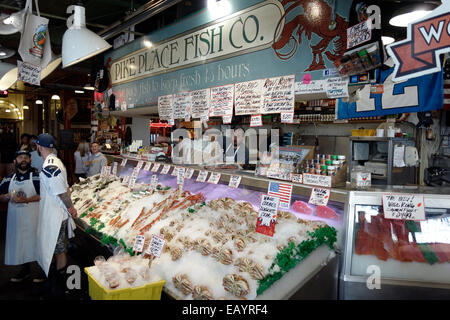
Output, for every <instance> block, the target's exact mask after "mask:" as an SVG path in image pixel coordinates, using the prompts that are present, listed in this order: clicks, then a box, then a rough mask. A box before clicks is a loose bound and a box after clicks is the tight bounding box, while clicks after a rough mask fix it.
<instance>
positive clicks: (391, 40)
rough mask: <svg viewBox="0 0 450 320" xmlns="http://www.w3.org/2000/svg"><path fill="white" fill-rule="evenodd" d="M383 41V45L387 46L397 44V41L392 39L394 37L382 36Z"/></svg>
mask: <svg viewBox="0 0 450 320" xmlns="http://www.w3.org/2000/svg"><path fill="white" fill-rule="evenodd" d="M381 41H382V42H383V45H385V46H386V45H388V44H391V43H394V42H395V39H394V38H392V37H386V36H382V37H381Z"/></svg>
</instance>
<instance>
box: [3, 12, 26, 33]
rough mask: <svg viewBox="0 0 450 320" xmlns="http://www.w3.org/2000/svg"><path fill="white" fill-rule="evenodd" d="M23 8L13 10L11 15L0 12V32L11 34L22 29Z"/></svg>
mask: <svg viewBox="0 0 450 320" xmlns="http://www.w3.org/2000/svg"><path fill="white" fill-rule="evenodd" d="M25 12H26V10H25V9H22V10H20V11H18V12H14V13H12V14H11V15H8V14H3V13H2V14H0V34H13V33H16V32H21V31H22V29H23V21H24V16H25Z"/></svg>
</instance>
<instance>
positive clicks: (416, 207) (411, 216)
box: [383, 194, 425, 221]
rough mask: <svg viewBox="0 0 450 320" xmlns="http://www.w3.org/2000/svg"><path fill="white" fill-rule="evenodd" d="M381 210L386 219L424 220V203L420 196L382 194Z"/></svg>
mask: <svg viewBox="0 0 450 320" xmlns="http://www.w3.org/2000/svg"><path fill="white" fill-rule="evenodd" d="M383 210H384V217H385V218H386V219H397V220H414V221H424V220H425V202H424V197H423V196H420V195H414V194H383Z"/></svg>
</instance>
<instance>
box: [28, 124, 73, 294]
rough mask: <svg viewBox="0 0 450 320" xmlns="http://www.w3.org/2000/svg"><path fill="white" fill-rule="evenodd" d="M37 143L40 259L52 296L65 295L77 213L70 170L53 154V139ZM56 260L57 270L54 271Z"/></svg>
mask: <svg viewBox="0 0 450 320" xmlns="http://www.w3.org/2000/svg"><path fill="white" fill-rule="evenodd" d="M35 143H36V144H37V146H38V151H39V152H40V154H41V155H42V158H43V159H44V164H43V165H42V171H41V173H40V178H41V180H40V182H41V186H42V188H41V200H40V203H39V223H38V230H37V255H38V257H37V260H38V263H39V264H40V266H41V267H42V269H43V270H44V272H45V274H46V275H47V276H48V280H49V284H50V286H51V294H52V295H53V296H61V297H62V296H63V294H64V289H65V288H66V274H67V273H66V267H67V255H66V252H67V241H68V238H71V237H73V236H74V234H73V230H74V229H75V223H74V222H73V219H72V217H73V218H76V217H77V210H76V209H75V208H74V206H73V204H72V201H71V199H70V192H69V185H68V183H67V171H66V167H65V166H64V164H63V163H62V162H61V160H60V159H58V157H57V156H56V155H54V154H53V149H54V148H55V140H54V138H53V137H52V136H51V135H50V134H48V133H43V134H40V135H39V136H38V137H37V139H36V140H35ZM53 257H55V261H56V270H55V269H53V268H51V267H50V265H51V262H52V259H53Z"/></svg>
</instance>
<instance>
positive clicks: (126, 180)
mask: <svg viewBox="0 0 450 320" xmlns="http://www.w3.org/2000/svg"><path fill="white" fill-rule="evenodd" d="M129 182H130V176H124V177H123V181H122V183H123V184H126V185H128V183H129Z"/></svg>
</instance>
